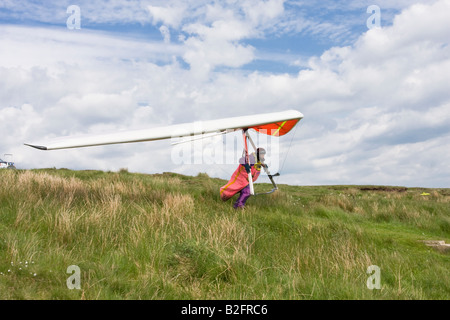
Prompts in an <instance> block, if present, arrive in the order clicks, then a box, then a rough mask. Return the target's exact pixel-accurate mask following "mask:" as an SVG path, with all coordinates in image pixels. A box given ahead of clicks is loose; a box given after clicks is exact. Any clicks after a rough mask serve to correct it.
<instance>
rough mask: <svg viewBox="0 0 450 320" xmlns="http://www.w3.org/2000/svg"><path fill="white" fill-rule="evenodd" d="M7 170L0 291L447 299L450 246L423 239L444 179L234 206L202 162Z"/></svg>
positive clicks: (440, 218) (435, 230)
mask: <svg viewBox="0 0 450 320" xmlns="http://www.w3.org/2000/svg"><path fill="white" fill-rule="evenodd" d="M0 179H1V185H0V298H2V299H449V298H450V282H449V276H448V269H449V266H450V263H449V262H450V258H449V254H448V252H447V253H446V252H445V251H437V250H434V249H433V248H430V247H427V246H425V245H424V244H423V242H421V241H420V240H430V239H434V240H445V241H446V242H447V243H448V242H449V240H450V237H449V234H450V206H449V201H450V190H449V189H427V192H429V193H430V195H429V196H422V195H421V192H422V191H423V190H422V189H408V190H406V189H405V188H398V189H396V188H382V187H379V188H378V187H376V188H375V187H374V188H363V187H358V186H329V187H326V186H323V187H294V186H280V190H279V191H278V192H277V193H274V194H272V195H269V196H258V197H252V198H250V200H249V201H248V204H247V207H246V209H245V210H238V211H236V210H234V209H233V208H232V205H231V202H225V203H224V202H221V201H220V199H219V196H218V190H219V187H220V186H221V185H223V184H224V181H223V180H220V179H212V178H209V177H208V176H207V175H205V174H202V175H199V176H197V177H186V176H182V175H176V174H170V173H165V174H162V175H145V174H133V173H129V172H128V171H127V170H121V171H119V172H101V171H70V170H65V169H61V170H55V169H47V170H15V171H10V170H4V171H2V172H0ZM267 187H268V186H265V185H257V188H260V189H264V188H267ZM70 265H77V266H79V267H80V270H81V278H80V279H81V289H80V290H76V289H75V290H70V289H68V287H67V285H66V279H67V278H68V277H69V276H70V274H68V273H67V267H68V266H70ZM371 265H377V266H379V267H380V270H381V284H382V286H381V289H379V290H377V289H375V290H369V289H368V288H367V286H366V280H367V278H368V277H369V275H368V274H367V273H366V270H367V268H368V267H369V266H371Z"/></svg>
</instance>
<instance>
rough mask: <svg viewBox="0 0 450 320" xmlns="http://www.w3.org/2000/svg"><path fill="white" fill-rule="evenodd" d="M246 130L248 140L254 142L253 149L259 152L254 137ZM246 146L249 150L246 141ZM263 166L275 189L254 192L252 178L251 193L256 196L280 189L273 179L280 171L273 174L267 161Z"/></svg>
mask: <svg viewBox="0 0 450 320" xmlns="http://www.w3.org/2000/svg"><path fill="white" fill-rule="evenodd" d="M244 132H245V135H246V138H247V139H248V141H250V143H251V144H252V147H253V149H255V152H257V148H256V145H255V143H254V142H253V140H252V138H251V137H250V134H249V133H248V131H247V130H245V131H244ZM245 142H246V141H245ZM245 147H246V151H247V150H248V149H247V143H245ZM246 155H248V151H247V154H246ZM262 167H263V168H264V171H265V172H266V174H267V176H268V177H269V179H270V181H271V182H272V185H273V189H272V190H270V191H268V192H259V193H254V191H253V180H252V183H251V185H250V188H251V189H250V190H251V191H253V192H251V194H252V195H255V196H257V195H261V194H271V193H274V192H275V191H277V190H278V186H277V184H276V183H275V181H274V180H273V177H278V176H279V175H280V174H279V173H275V174H271V173H270V171H269V168H268V167H267V165H266V164H265V163H263V164H262ZM249 181H250V179H249Z"/></svg>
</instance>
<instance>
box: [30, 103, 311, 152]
mask: <svg viewBox="0 0 450 320" xmlns="http://www.w3.org/2000/svg"><path fill="white" fill-rule="evenodd" d="M302 118H303V114H302V113H300V112H299V111H297V110H287V111H282V112H273V113H265V114H256V115H251V116H242V117H233V118H223V119H218V120H208V121H198V122H192V123H184V124H175V125H169V126H164V127H157V128H150V129H142V130H133V131H118V132H115V133H109V134H99V135H84V136H68V137H61V138H57V139H53V140H50V141H48V142H46V143H25V145H27V146H30V147H33V148H37V149H40V150H56V149H68V148H80V147H90V146H100V145H107V144H116V143H131V142H143V141H154V140H162V139H170V138H178V137H186V136H194V135H201V134H206V133H213V132H232V131H236V130H242V129H254V130H256V131H258V132H260V133H265V134H269V135H274V136H282V135H284V134H286V133H288V132H289V131H290V130H291V129H292V128H293V127H294V126H295V125H296V124H297V123H298V122H299V121H300V120H301V119H302Z"/></svg>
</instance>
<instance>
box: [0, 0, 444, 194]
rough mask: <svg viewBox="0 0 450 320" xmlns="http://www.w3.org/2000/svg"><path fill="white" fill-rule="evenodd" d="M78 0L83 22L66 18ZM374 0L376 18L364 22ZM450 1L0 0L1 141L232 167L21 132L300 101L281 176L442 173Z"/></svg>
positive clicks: (35, 159)
mask: <svg viewBox="0 0 450 320" xmlns="http://www.w3.org/2000/svg"><path fill="white" fill-rule="evenodd" d="M70 5H77V6H78V7H79V8H80V26H81V29H78V30H77V29H75V30H69V29H68V28H67V24H66V22H67V19H68V18H69V16H70V13H67V8H68V7H69V6H70ZM371 5H376V6H378V8H380V27H379V28H374V29H370V30H369V29H368V27H367V24H366V22H367V20H368V19H369V18H370V17H371V15H372V13H368V12H367V8H368V7H369V6H371ZM449 9H450V8H449V3H448V1H444V0H436V1H424V0H423V1H420V0H417V1H406V0H405V1H403V0H399V1H387V0H382V1H365V0H356V1H328V0H326V1H301V0H299V1H288V0H266V1H254V0H247V1H231V0H230V1H207V0H204V1H125V0H123V1H121V0H116V1H94V2H91V1H77V2H73V1H45V2H40V1H9V0H8V1H3V2H2V3H0V74H1V75H2V77H1V79H0V110H1V112H0V123H1V124H2V125H1V127H0V134H1V136H2V137H5V138H4V139H2V140H1V141H0V153H1V154H3V153H13V154H14V160H15V161H16V164H17V166H18V167H23V168H35V167H67V168H72V169H88V168H89V169H101V170H119V169H120V168H123V167H127V168H128V169H129V170H130V171H135V172H148V173H156V172H163V171H174V172H179V173H183V174H190V175H195V174H197V173H198V172H207V173H208V174H209V175H211V176H216V177H221V178H224V179H227V178H228V176H229V175H230V174H231V173H232V172H233V170H234V167H235V164H223V165H217V164H206V163H205V164H203V165H192V164H182V165H180V164H176V163H174V161H172V160H173V159H171V153H172V150H173V149H172V147H171V146H170V143H167V142H155V143H142V144H128V145H115V146H105V147H98V148H97V147H96V148H83V149H78V150H69V151H64V152H58V151H56V152H40V151H37V150H32V149H30V148H27V147H25V146H23V143H24V142H33V141H34V140H45V139H51V138H53V137H58V136H64V135H74V134H85V133H89V134H96V133H102V132H105V131H115V130H127V129H136V128H146V127H152V126H160V125H169V124H175V123H183V122H190V121H196V120H209V119H216V118H221V117H230V116H239V115H248V114H253V113H259V112H271V111H281V110H285V109H296V110H299V111H300V112H302V113H303V114H304V115H305V118H304V119H303V120H302V121H301V124H300V126H299V127H298V128H297V130H296V131H295V132H293V133H292V134H289V135H287V136H286V137H285V138H283V139H280V141H279V143H280V148H279V149H280V150H279V152H277V153H275V154H273V158H276V159H277V160H278V161H277V163H283V164H284V165H283V167H282V168H279V169H282V172H281V173H282V176H281V177H280V178H279V183H290V184H299V185H319V184H383V185H404V186H423V187H449V181H450V169H449V166H448V163H449V160H450V159H449V154H450V153H449V152H448V150H449V147H450V129H449V128H450V112H449V111H450V97H449V94H448V89H447V87H448V85H446V84H448V83H450V79H449V77H450V54H449V53H450V52H449V51H450V49H449V46H448V41H449V39H450V13H449V12H450V10H449ZM223 143H224V141H222V144H223ZM222 144H221V142H220V141H219V142H217V141H216V142H210V143H209V144H208V143H207V145H206V147H205V148H206V149H208V148H212V149H214V148H216V149H217V148H220V146H221V145H222ZM155 155H157V156H155ZM264 179H265V178H261V181H267V179H266V180H264Z"/></svg>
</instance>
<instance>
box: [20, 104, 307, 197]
mask: <svg viewBox="0 0 450 320" xmlns="http://www.w3.org/2000/svg"><path fill="white" fill-rule="evenodd" d="M302 118H303V114H302V113H301V112H299V111H297V110H287V111H282V112H273V113H265V114H255V115H250V116H242V117H233V118H223V119H217V120H208V121H197V122H192V123H184V124H175V125H169V126H164V127H156V128H150V129H143V130H133V131H118V132H114V133H109V134H100V135H84V136H68V137H61V138H56V139H52V140H50V141H48V142H45V143H40V142H37V143H25V145H27V146H30V147H33V148H36V149H39V150H58V149H68V148H81V147H90V146H101V145H109V144H117V143H132V142H144V141H155V140H163V139H173V138H181V137H194V136H200V135H205V134H212V133H229V132H234V131H238V130H242V132H243V138H244V153H245V156H246V158H247V159H248V157H249V151H248V146H247V141H250V142H251V144H252V146H253V148H254V149H255V151H256V146H255V145H254V143H253V141H252V140H251V137H250V135H249V129H253V130H255V131H257V132H259V133H261V134H268V135H272V136H277V137H279V136H283V135H285V134H286V133H288V132H289V131H291V129H292V128H294V127H295V125H296V124H297V123H298V122H299V121H300V120H301V119H302ZM264 170H265V171H266V173H267V175H268V176H269V178H270V180H271V181H272V184H273V186H274V188H273V189H272V191H270V192H266V193H272V192H274V191H275V190H277V189H278V188H277V186H276V184H275V182H274V181H273V179H272V177H274V176H277V174H275V175H271V174H270V172H269V171H268V168H267V167H266V166H264ZM248 180H249V184H250V192H251V194H252V195H254V189H253V180H252V176H251V174H249V177H248Z"/></svg>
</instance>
